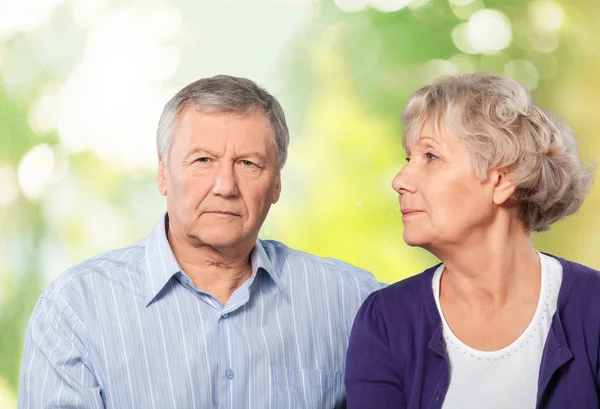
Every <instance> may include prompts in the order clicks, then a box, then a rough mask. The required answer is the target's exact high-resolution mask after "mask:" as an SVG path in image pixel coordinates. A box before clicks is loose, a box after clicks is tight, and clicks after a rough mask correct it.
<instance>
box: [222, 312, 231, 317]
mask: <svg viewBox="0 0 600 409" xmlns="http://www.w3.org/2000/svg"><path fill="white" fill-rule="evenodd" d="M221 317H222V318H227V317H229V313H228V312H226V313H225V314H223V315H221Z"/></svg>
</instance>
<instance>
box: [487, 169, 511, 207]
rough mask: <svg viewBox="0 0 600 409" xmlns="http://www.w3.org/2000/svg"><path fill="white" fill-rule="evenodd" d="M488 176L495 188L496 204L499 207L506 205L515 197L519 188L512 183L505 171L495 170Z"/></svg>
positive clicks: (494, 198) (494, 197)
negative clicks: (514, 194)
mask: <svg viewBox="0 0 600 409" xmlns="http://www.w3.org/2000/svg"><path fill="white" fill-rule="evenodd" d="M488 176H489V178H490V181H491V182H492V183H493V187H494V192H493V200H494V203H495V204H497V205H498V206H500V205H501V204H504V203H506V201H507V200H508V199H510V197H511V196H512V195H513V193H514V192H515V190H516V188H517V187H516V186H515V184H514V183H513V182H511V181H510V179H509V178H508V174H507V172H506V171H505V170H500V169H494V170H492V171H490V172H489V175H488Z"/></svg>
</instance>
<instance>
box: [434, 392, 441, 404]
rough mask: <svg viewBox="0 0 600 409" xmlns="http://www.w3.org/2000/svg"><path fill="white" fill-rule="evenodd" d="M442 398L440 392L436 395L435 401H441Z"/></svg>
mask: <svg viewBox="0 0 600 409" xmlns="http://www.w3.org/2000/svg"><path fill="white" fill-rule="evenodd" d="M439 400H440V394H439V393H438V394H437V395H435V401H436V402H437V401H439Z"/></svg>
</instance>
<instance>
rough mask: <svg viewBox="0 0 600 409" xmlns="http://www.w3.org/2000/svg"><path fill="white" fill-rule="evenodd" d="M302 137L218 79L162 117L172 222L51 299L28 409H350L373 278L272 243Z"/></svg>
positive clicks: (54, 291)
mask: <svg viewBox="0 0 600 409" xmlns="http://www.w3.org/2000/svg"><path fill="white" fill-rule="evenodd" d="M288 141H289V135H288V130H287V125H286V122H285V117H284V114H283V111H282V109H281V106H280V105H279V103H278V102H277V101H276V100H275V98H274V97H273V96H271V95H270V94H269V93H268V92H266V91H265V90H264V89H262V88H260V87H258V86H257V85H256V84H255V83H253V82H252V81H249V80H247V79H242V78H235V77H230V76H222V75H221V76H217V77H213V78H206V79H201V80H199V81H196V82H194V83H192V84H190V85H188V86H186V87H185V88H184V89H182V90H181V91H180V92H179V93H177V95H175V96H174V97H173V98H172V99H171V100H170V101H169V102H168V103H167V105H166V106H165V109H164V111H163V114H162V116H161V119H160V122H159V126H158V132H157V146H158V154H159V164H158V186H159V190H160V192H161V193H162V194H163V195H165V196H166V197H167V213H166V214H165V215H164V216H163V217H162V218H161V220H160V221H159V223H158V225H157V226H156V228H155V229H154V231H153V232H152V233H151V234H150V236H148V237H147V238H146V239H144V240H142V241H140V242H138V243H136V244H133V245H131V246H129V247H126V248H124V249H121V250H115V251H112V252H109V253H107V254H104V255H101V256H98V257H95V258H92V259H90V260H88V261H85V262H84V263H82V264H79V265H77V266H75V267H73V268H72V269H70V270H69V271H67V272H66V273H65V274H63V275H62V276H61V277H60V278H58V279H57V280H56V281H55V282H54V283H52V284H51V285H50V287H49V288H48V289H47V290H46V291H44V293H43V294H42V295H41V297H40V299H39V301H38V303H37V305H36V307H35V310H34V312H33V315H32V317H31V320H30V323H29V326H28V330H27V337H26V343H25V351H24V355H23V366H22V370H21V378H20V390H19V408H23V409H25V408H28V409H29V408H113V409H125V408H155V409H163V408H256V409H264V408H277V409H281V408H294V409H296V408H318V409H323V408H338V407H343V406H344V405H345V403H344V402H345V391H344V384H343V376H342V373H343V372H344V360H345V354H346V348H347V342H348V337H349V332H350V328H351V326H352V321H353V318H354V315H355V313H356V311H357V310H358V307H359V306H360V304H361V303H362V301H363V300H364V299H365V298H366V296H367V295H369V294H370V293H371V292H372V291H374V290H376V289H377V288H378V287H379V286H378V283H377V282H376V280H375V279H374V278H373V276H372V275H370V274H369V273H367V272H365V271H363V270H360V269H357V268H355V267H352V266H351V265H348V264H346V263H343V262H340V261H337V260H331V259H321V258H318V257H315V256H312V255H309V254H305V253H302V252H299V251H295V250H292V249H290V248H288V247H286V246H285V245H283V244H281V243H278V242H275V241H263V240H258V239H257V236H258V232H259V230H260V227H261V225H262V224H263V221H264V220H265V218H266V216H267V213H268V211H269V208H270V207H271V205H272V204H274V203H276V202H277V200H278V199H279V194H280V192H281V175H280V171H281V168H282V167H283V164H284V163H285V159H286V151H287V147H288Z"/></svg>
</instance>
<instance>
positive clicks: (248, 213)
mask: <svg viewBox="0 0 600 409" xmlns="http://www.w3.org/2000/svg"><path fill="white" fill-rule="evenodd" d="M158 184H159V189H160V192H161V193H162V194H163V195H166V196H167V212H168V214H169V232H170V234H171V235H172V236H175V237H176V238H177V239H179V240H181V239H183V240H185V241H187V242H188V243H190V244H192V245H193V246H202V245H207V246H210V247H213V248H215V249H217V250H222V251H228V252H229V251H236V250H238V249H240V250H247V249H251V248H252V247H253V246H254V243H255V241H256V238H257V236H258V232H259V230H260V228H261V226H262V224H263V222H264V220H265V218H266V217H267V213H268V212H269V208H270V207H271V204H274V203H276V202H277V200H278V199H279V194H280V191H281V181H280V173H279V170H278V168H277V153H276V146H275V140H274V137H273V131H272V129H271V126H270V123H269V120H268V118H267V116H266V115H265V114H264V113H262V112H254V113H251V114H248V115H237V114H232V113H227V112H211V113H204V112H200V111H197V110H196V109H194V108H193V107H187V108H185V109H184V110H183V111H182V113H181V115H180V116H179V121H178V126H177V131H176V135H175V136H174V140H173V145H172V148H171V152H170V156H169V163H168V164H166V163H163V161H162V159H159V169H158Z"/></svg>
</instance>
